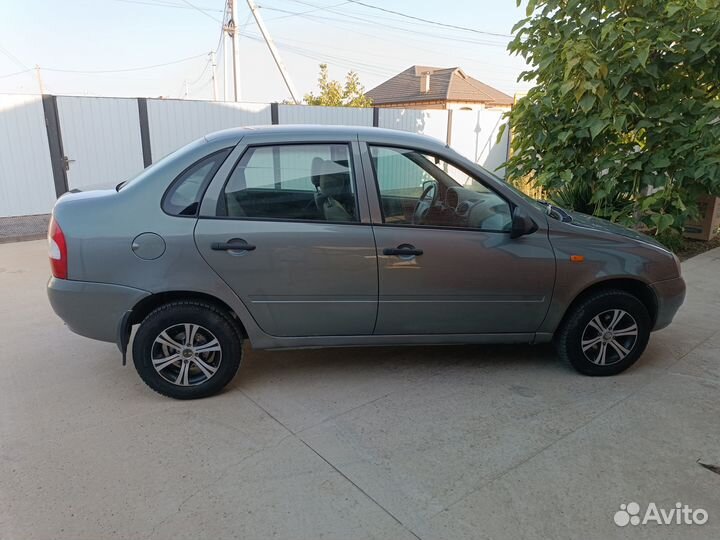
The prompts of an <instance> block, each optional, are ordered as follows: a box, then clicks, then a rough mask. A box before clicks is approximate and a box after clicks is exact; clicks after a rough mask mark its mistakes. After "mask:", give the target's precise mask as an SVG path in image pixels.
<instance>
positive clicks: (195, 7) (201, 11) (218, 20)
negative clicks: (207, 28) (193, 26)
mask: <svg viewBox="0 0 720 540" xmlns="http://www.w3.org/2000/svg"><path fill="white" fill-rule="evenodd" d="M182 1H183V2H185V3H186V4H187V5H188V6H190V7H191V8H193V9H194V10H196V11H197V12H199V13H202V14H203V15H205V16H206V17H209V18H210V19H212V20H213V21H215V22H219V23H220V24H223V22H224V21H221V20H220V19H218V18H217V17H215V16H214V15H210V13H208V11H207V10H205V9H203V8H199V7H198V6H196V5H195V4H193V3H191V2H189V1H188V0H182Z"/></svg>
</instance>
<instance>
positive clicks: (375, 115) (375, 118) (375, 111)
mask: <svg viewBox="0 0 720 540" xmlns="http://www.w3.org/2000/svg"><path fill="white" fill-rule="evenodd" d="M379 126H380V107H373V127H379Z"/></svg>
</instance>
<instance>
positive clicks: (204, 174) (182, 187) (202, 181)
mask: <svg viewBox="0 0 720 540" xmlns="http://www.w3.org/2000/svg"><path fill="white" fill-rule="evenodd" d="M229 153H230V149H229V148H226V149H224V150H220V151H218V152H215V153H213V154H210V155H209V156H207V157H204V158H203V159H201V160H200V161H197V162H196V163H194V164H193V165H191V166H190V167H188V168H187V169H185V171H184V172H183V173H182V174H181V175H180V176H178V177H177V178H176V179H175V181H174V182H173V183H172V185H171V186H170V189H169V190H168V191H167V193H166V194H165V199H164V200H163V210H165V211H166V212H167V213H168V214H172V215H174V216H195V215H197V213H198V210H199V209H200V199H201V198H202V196H203V193H204V192H205V188H206V187H207V185H208V183H209V182H210V180H212V177H213V175H214V174H215V172H217V170H218V168H219V167H220V165H221V164H222V162H223V160H224V159H225V158H226V157H227V155H228V154H229Z"/></svg>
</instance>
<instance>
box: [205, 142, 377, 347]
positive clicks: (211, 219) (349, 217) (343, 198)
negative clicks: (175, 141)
mask: <svg viewBox="0 0 720 540" xmlns="http://www.w3.org/2000/svg"><path fill="white" fill-rule="evenodd" d="M247 139H250V138H247ZM241 144H244V147H243V148H242V149H241V150H240V152H241V157H240V158H239V159H238V160H237V161H236V162H235V163H233V164H232V168H231V170H229V176H228V174H227V172H226V173H225V175H224V176H225V177H223V174H222V173H223V170H226V171H227V170H228V169H227V167H225V166H223V169H221V170H220V171H219V172H218V175H217V176H216V178H215V179H214V180H213V183H212V186H211V188H210V189H209V190H208V195H207V196H206V201H204V202H203V207H202V211H201V217H200V218H199V220H198V223H197V226H196V229H195V241H196V244H197V247H198V249H199V250H200V252H201V254H202V255H203V257H204V258H205V260H206V261H207V262H208V263H209V264H210V266H211V267H212V268H213V269H214V270H215V271H216V272H217V273H218V274H219V275H220V277H221V278H222V279H223V280H225V282H226V283H228V284H229V285H230V287H232V288H233V290H234V291H235V292H236V293H237V294H238V296H239V297H240V298H241V299H242V300H243V302H244V303H245V305H246V306H247V308H248V310H249V311H250V312H251V314H252V315H253V317H254V318H255V320H256V322H257V323H258V325H259V326H260V328H262V330H263V331H265V332H266V333H268V334H271V335H275V336H337V335H365V334H372V331H373V326H374V324H375V317H376V314H377V292H378V291H377V263H376V260H375V243H374V238H373V233H372V228H371V226H370V223H369V215H368V211H367V199H366V198H365V197H366V195H365V192H364V189H360V190H358V185H357V182H356V178H357V177H358V176H357V174H356V166H357V165H358V164H359V154H358V144H357V142H356V141H351V140H340V141H332V142H327V141H322V140H320V141H318V142H301V141H300V140H297V141H293V140H285V141H284V142H282V143H280V144H274V143H273V142H272V141H269V140H267V139H262V138H257V137H256V138H255V139H250V140H249V141H248V140H245V139H244V140H243V142H242V143H241ZM234 154H236V153H234ZM319 171H322V172H323V174H327V173H328V171H330V173H331V174H332V175H333V179H334V182H333V195H334V198H333V202H334V204H337V205H340V206H341V207H342V210H343V211H342V212H336V213H335V214H333V215H334V216H342V219H341V220H340V221H332V220H331V219H329V218H327V217H326V214H325V213H324V212H323V210H322V204H320V205H318V203H317V202H316V198H317V197H316V195H317V194H318V192H319V188H318V187H316V184H319V183H320V182H319V178H318V174H319ZM226 178H227V180H226ZM320 198H321V200H322V197H320ZM209 207H212V208H211V211H208V208H209Z"/></svg>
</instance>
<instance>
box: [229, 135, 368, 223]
mask: <svg viewBox="0 0 720 540" xmlns="http://www.w3.org/2000/svg"><path fill="white" fill-rule="evenodd" d="M354 186H355V179H354V178H353V174H352V163H351V160H350V151H349V148H348V146H347V144H288V145H275V146H258V147H250V148H248V149H247V151H246V152H245V153H244V154H243V156H242V157H241V158H240V161H239V162H238V163H237V165H236V166H235V169H234V170H233V172H232V174H231V175H230V178H229V179H228V182H227V184H226V185H225V189H224V190H223V193H222V197H221V200H220V202H219V205H218V214H219V215H222V216H228V217H232V218H240V219H282V220H302V221H329V222H335V223H338V222H344V223H354V222H357V221H358V212H357V204H356V200H355V189H354Z"/></svg>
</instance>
